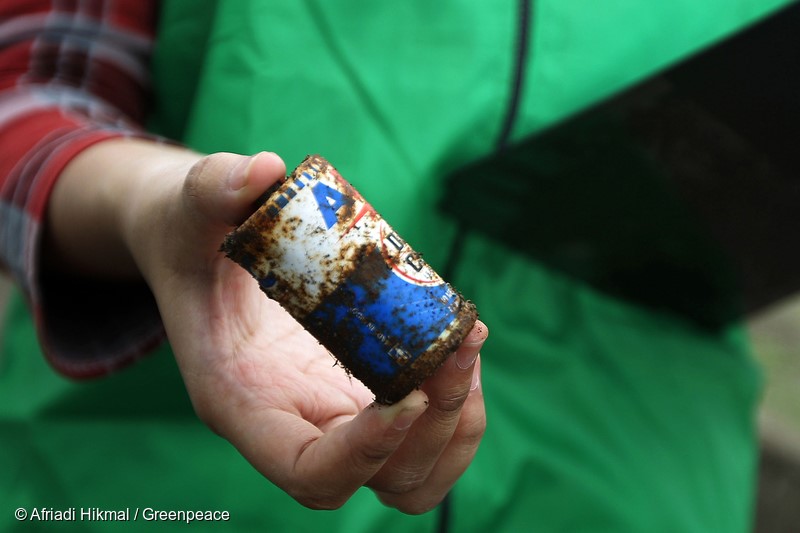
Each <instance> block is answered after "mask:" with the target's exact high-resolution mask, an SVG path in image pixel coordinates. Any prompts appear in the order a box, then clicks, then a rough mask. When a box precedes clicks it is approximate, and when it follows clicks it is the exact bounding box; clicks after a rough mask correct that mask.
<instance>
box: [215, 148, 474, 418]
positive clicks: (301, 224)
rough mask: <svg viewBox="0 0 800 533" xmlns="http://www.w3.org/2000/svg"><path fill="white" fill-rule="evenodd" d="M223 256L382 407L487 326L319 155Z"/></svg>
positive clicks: (231, 238) (230, 241)
mask: <svg viewBox="0 0 800 533" xmlns="http://www.w3.org/2000/svg"><path fill="white" fill-rule="evenodd" d="M222 249H223V251H224V252H225V253H226V254H227V255H228V257H230V258H231V259H233V260H234V261H236V262H237V263H238V264H240V265H241V266H242V267H244V268H245V269H247V270H248V271H249V272H250V273H251V274H252V275H253V277H255V278H256V280H258V282H259V285H260V287H261V289H262V290H263V291H264V293H266V294H267V296H269V297H270V298H272V299H274V300H276V301H277V302H278V303H280V304H281V305H282V306H283V307H284V308H285V309H286V310H287V311H288V312H289V313H290V314H291V315H292V316H293V317H294V318H295V319H296V320H298V321H299V322H300V323H301V324H302V325H303V326H304V327H305V328H306V329H307V330H308V331H309V332H310V333H311V334H312V335H314V337H316V338H317V340H319V341H320V343H321V344H322V345H323V346H325V347H326V348H327V349H328V350H329V351H330V352H331V353H332V354H333V355H334V356H335V357H336V358H337V359H338V360H339V362H340V363H341V364H342V365H343V366H344V367H345V368H346V369H347V370H348V372H350V373H351V374H352V375H353V376H354V377H355V378H357V379H359V380H361V381H362V382H363V383H364V384H365V385H367V386H368V387H369V388H370V390H372V392H374V393H375V396H376V399H377V400H378V401H380V402H382V403H393V402H396V401H398V400H400V399H401V398H403V397H404V396H405V395H406V394H408V393H409V392H411V390H413V389H414V388H415V387H418V386H419V385H420V383H422V381H424V380H425V379H426V378H427V377H429V376H430V375H432V374H433V373H434V372H435V370H436V369H437V368H438V367H439V366H440V365H441V364H442V363H443V362H444V360H445V359H446V358H447V356H448V355H449V354H450V353H452V352H453V351H454V350H455V349H456V348H457V347H458V346H459V344H460V343H461V341H462V340H463V338H464V337H465V336H466V334H467V333H468V332H469V331H470V329H471V328H472V325H473V324H474V323H475V320H476V318H477V314H476V311H475V307H474V306H473V305H472V303H470V302H469V301H467V300H465V299H464V298H463V297H462V296H461V295H460V294H459V293H458V292H457V291H456V290H455V289H453V287H451V286H450V285H449V284H448V283H446V282H445V281H444V280H442V278H441V277H440V276H439V275H438V274H437V273H436V272H434V271H433V269H432V268H431V267H430V266H429V265H428V264H427V263H425V261H424V260H423V259H422V257H421V256H420V254H418V253H417V252H415V251H414V250H413V249H412V248H411V247H410V246H409V245H408V244H407V243H406V242H405V241H404V240H403V239H402V238H401V237H400V236H399V235H398V234H397V232H396V231H394V230H393V229H392V227H391V226H390V225H389V224H388V223H386V221H385V220H383V218H382V217H381V216H380V215H379V214H378V213H376V212H375V210H374V209H373V208H372V206H371V205H370V204H369V203H368V202H367V201H366V200H365V199H364V198H363V197H362V196H361V195H360V194H359V193H358V191H356V190H355V189H354V188H353V187H352V185H350V184H349V183H348V182H347V181H346V180H344V179H343V178H342V177H341V176H340V175H339V173H338V172H337V171H336V169H334V168H333V166H332V165H330V163H328V162H327V161H326V160H325V159H323V158H321V157H319V156H309V157H308V158H306V160H305V161H303V163H302V164H301V165H300V166H298V167H297V168H296V169H295V171H294V172H293V173H292V175H291V176H290V177H289V178H287V179H286V181H284V182H283V183H282V184H280V186H279V187H277V188H276V189H275V190H274V191H273V192H272V194H271V195H270V196H269V197H268V198H267V199H266V201H265V203H264V204H263V205H262V206H261V207H260V208H259V209H258V211H256V213H254V214H253V215H252V216H251V217H250V218H249V219H248V220H247V221H245V223H244V224H242V225H241V226H240V227H239V228H237V229H236V230H235V231H234V232H232V233H231V234H230V235H228V237H227V238H226V239H225V242H224V243H223V246H222Z"/></svg>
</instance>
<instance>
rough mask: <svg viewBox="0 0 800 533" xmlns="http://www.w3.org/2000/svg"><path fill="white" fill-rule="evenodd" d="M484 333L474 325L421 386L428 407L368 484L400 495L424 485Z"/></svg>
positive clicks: (455, 419) (455, 420) (455, 416)
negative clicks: (402, 442)
mask: <svg viewBox="0 0 800 533" xmlns="http://www.w3.org/2000/svg"><path fill="white" fill-rule="evenodd" d="M487 336H488V329H487V328H486V325H485V324H483V323H482V322H480V321H479V322H477V323H476V324H475V326H474V327H473V328H472V330H471V331H470V333H469V334H468V335H467V337H466V339H465V340H464V342H463V343H462V344H461V346H460V347H459V348H458V350H456V352H455V353H454V354H453V355H451V356H450V358H448V360H447V361H446V362H445V364H444V365H442V368H440V369H439V370H438V371H437V373H436V374H435V375H434V376H433V377H431V378H430V379H429V380H428V381H426V382H425V384H424V385H423V387H422V388H423V390H424V391H425V392H426V393H427V394H428V398H429V402H430V405H429V406H428V409H427V410H426V411H425V414H424V415H423V416H421V417H420V419H419V420H417V422H416V423H415V424H414V426H413V427H412V428H411V431H410V432H409V436H408V438H407V439H406V442H405V444H404V445H403V446H401V447H400V448H399V449H398V450H397V452H396V453H395V454H394V455H393V456H392V458H391V459H390V460H389V461H388V462H387V463H386V465H385V466H384V468H383V469H381V471H380V472H379V473H378V474H377V475H376V476H375V477H374V478H373V479H372V480H370V482H369V486H370V487H372V488H373V489H375V490H378V491H381V492H389V493H397V494H402V493H405V492H410V491H412V490H414V489H416V488H417V487H419V486H421V485H422V484H424V483H425V482H426V480H427V478H428V476H429V475H430V473H431V470H432V469H433V467H434V465H435V464H436V463H437V461H438V460H439V456H440V455H441V454H442V452H443V451H444V450H445V448H446V447H447V445H448V443H449V442H450V440H451V438H452V437H453V434H454V432H455V431H456V428H457V426H458V424H459V419H460V417H461V412H462V406H463V405H464V402H465V401H466V399H467V397H468V395H469V392H470V388H471V384H472V378H473V370H474V367H475V361H476V359H477V357H478V353H479V351H480V349H481V347H482V346H483V343H484V342H485V341H486V338H487Z"/></svg>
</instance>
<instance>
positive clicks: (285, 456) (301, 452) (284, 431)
mask: <svg viewBox="0 0 800 533" xmlns="http://www.w3.org/2000/svg"><path fill="white" fill-rule="evenodd" d="M426 408H427V397H426V395H425V393H424V392H422V391H419V390H418V391H414V392H412V393H411V394H409V395H408V396H407V397H406V398H404V399H403V400H401V401H400V402H397V403H396V404H394V405H391V406H383V405H379V404H372V405H371V406H369V407H367V408H366V409H364V410H363V411H362V412H361V413H359V414H358V416H356V417H355V418H353V419H352V420H351V421H350V422H347V423H344V424H341V425H339V426H337V427H335V428H334V429H332V430H331V431H330V432H328V433H322V432H321V431H320V430H319V429H318V428H316V427H315V426H313V425H312V424H310V423H308V422H306V421H304V420H302V419H301V418H299V417H297V416H296V415H294V414H292V413H287V412H284V411H277V410H273V409H271V410H267V411H262V413H261V415H258V416H257V418H258V419H255V420H251V421H249V422H248V423H247V424H246V425H242V424H237V427H236V428H233V430H232V431H231V432H230V433H229V432H224V433H223V434H226V433H229V434H230V435H232V438H231V442H232V443H233V444H234V446H236V447H237V448H238V449H239V451H240V452H241V453H242V455H243V456H244V457H245V458H247V459H248V460H249V461H250V462H251V463H252V464H253V466H255V467H256V469H258V470H259V471H260V472H261V473H262V474H264V475H265V476H266V477H267V478H269V479H270V480H271V481H272V482H273V483H275V484H276V485H278V486H279V487H281V488H282V489H283V490H285V491H286V492H287V493H289V494H290V495H291V496H292V497H294V498H295V499H296V500H297V501H298V502H300V503H301V504H303V505H305V506H307V507H311V508H313V509H335V508H338V507H341V506H342V505H343V504H344V503H345V502H346V501H347V499H348V498H349V497H350V496H351V495H352V494H353V493H354V492H355V491H356V490H358V489H359V488H360V487H361V486H363V485H364V484H365V483H366V482H367V480H369V479H370V478H371V477H372V476H373V475H374V474H375V472H377V471H378V470H379V469H380V468H381V467H382V466H383V465H384V463H385V462H386V460H387V459H388V458H389V457H390V456H391V455H392V453H393V452H394V451H395V450H396V449H397V447H398V446H400V444H401V443H402V442H403V439H404V438H405V437H406V435H407V434H408V431H409V428H410V427H411V425H412V423H413V422H414V420H416V419H417V418H418V417H419V416H420V415H421V414H422V413H423V412H424V411H425V409H426ZM251 412H252V411H251Z"/></svg>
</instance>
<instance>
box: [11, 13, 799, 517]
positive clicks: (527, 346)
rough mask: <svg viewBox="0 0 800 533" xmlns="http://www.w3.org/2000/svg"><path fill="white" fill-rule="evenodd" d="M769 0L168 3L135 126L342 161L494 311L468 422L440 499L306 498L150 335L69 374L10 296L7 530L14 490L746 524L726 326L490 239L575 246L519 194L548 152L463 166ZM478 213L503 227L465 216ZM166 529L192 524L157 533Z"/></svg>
mask: <svg viewBox="0 0 800 533" xmlns="http://www.w3.org/2000/svg"><path fill="white" fill-rule="evenodd" d="M783 3H785V2H783V1H780V0H771V1H765V0H735V1H733V2H731V0H705V1H703V2H698V1H696V0H691V1H690V0H680V1H677V2H658V1H655V0H652V1H644V2H641V1H640V2H635V1H632V0H609V1H607V2H596V3H590V2H579V1H574V0H541V1H539V2H532V1H514V2H511V1H509V0H499V1H495V2H491V3H490V2H478V1H475V0H445V1H443V2H430V1H417V0H411V1H408V2H394V3H392V4H391V5H389V4H385V3H382V2H364V1H356V0H335V1H326V2H323V1H321V0H306V1H302V2H299V1H296V2H281V1H277V0H276V1H258V0H238V1H235V2H234V1H229V2H222V1H216V0H196V1H193V2H180V1H175V0H173V1H165V2H164V8H163V13H162V16H161V19H160V30H159V46H158V49H157V51H156V55H155V58H154V64H153V71H154V75H155V87H154V88H155V104H156V109H155V112H154V114H153V117H152V123H151V125H152V128H153V129H154V130H156V131H157V132H159V133H162V134H164V135H166V136H169V137H171V138H175V139H179V140H181V141H182V142H185V143H187V144H188V145H190V146H192V147H194V148H196V149H198V150H202V151H207V152H212V151H235V152H240V153H252V152H256V151H260V150H271V151H275V152H277V153H278V154H279V155H281V156H282V157H283V158H284V160H285V161H286V162H287V165H288V166H290V167H291V166H292V165H293V164H296V163H298V162H299V161H300V160H301V159H302V158H303V157H304V156H305V155H306V154H308V153H319V154H322V155H323V156H324V157H326V158H327V159H329V160H330V161H331V162H332V163H333V164H334V165H336V166H337V168H338V169H339V170H340V172H341V173H342V174H343V175H344V176H345V177H346V178H347V179H348V180H350V181H351V182H353V183H354V184H355V185H356V187H357V188H358V189H359V190H360V191H361V192H362V193H363V195H364V196H365V197H366V198H367V199H368V200H369V201H370V202H371V203H372V204H373V205H374V206H375V207H376V209H377V210H378V211H380V212H381V213H382V214H383V216H384V218H386V219H387V220H388V221H389V222H390V223H391V224H392V225H393V226H394V227H395V228H397V229H398V231H399V232H400V233H401V234H402V235H403V236H404V237H405V238H406V240H408V241H409V242H410V243H411V244H412V245H413V246H414V248H415V249H417V250H418V251H421V252H422V253H424V254H425V256H426V258H427V259H428V261H429V262H430V263H431V264H432V265H433V266H434V267H435V268H436V269H437V270H439V271H440V272H442V273H443V274H444V275H445V277H446V278H448V281H450V282H451V283H453V284H454V285H455V286H456V287H458V288H459V289H460V290H461V291H462V292H463V293H464V294H465V295H466V296H467V297H468V298H470V299H472V300H474V301H475V302H476V304H477V306H478V308H479V311H480V313H481V318H482V319H483V320H484V321H485V322H486V323H487V324H488V325H489V327H490V329H491V338H490V340H489V342H488V343H487V345H486V346H485V348H484V351H483V354H482V362H483V388H484V391H485V398H486V405H487V416H488V429H487V433H486V436H485V438H484V441H483V443H482V445H481V448H480V450H479V452H478V455H477V457H476V458H475V461H474V463H473V464H472V466H471V467H470V469H469V470H468V471H467V473H466V474H465V475H464V477H463V478H462V479H461V480H460V481H459V483H458V484H457V485H456V487H455V488H454V490H453V492H452V494H451V496H450V499H449V500H448V505H447V508H446V509H444V510H438V511H434V512H432V513H428V514H426V515H423V516H406V515H402V514H400V513H398V512H396V511H393V510H391V509H387V508H384V507H383V506H381V505H380V504H379V503H378V502H377V500H376V499H375V498H374V496H373V495H372V494H371V493H370V492H369V491H368V490H366V489H363V490H361V491H360V492H358V493H357V494H356V495H355V496H354V497H353V499H352V500H351V501H350V502H349V503H348V504H347V505H345V507H344V508H343V509H341V510H339V511H335V512H325V513H321V512H314V511H309V510H307V509H304V508H302V507H300V506H299V505H298V504H296V503H295V502H294V501H292V500H291V499H290V498H289V497H288V496H286V495H285V494H283V493H282V492H281V491H280V490H278V489H277V488H275V487H274V486H272V485H271V484H270V483H269V482H268V481H266V480H264V479H263V478H261V477H260V476H259V475H258V474H257V473H256V472H255V471H254V470H253V469H252V468H251V467H250V466H249V465H248V464H247V463H246V462H245V461H244V460H243V459H242V458H241V457H239V456H238V455H237V453H236V452H235V450H234V449H233V448H232V447H231V446H230V445H228V444H227V443H226V442H224V441H223V440H221V439H220V438H218V437H216V436H215V435H213V434H212V433H211V432H210V431H209V430H208V429H207V428H205V427H204V426H203V425H202V424H201V423H200V422H199V421H198V420H196V418H195V417H194V415H193V413H192V410H191V406H190V404H189V402H188V400H187V398H186V395H185V392H184V389H183V387H182V384H181V381H180V376H179V374H178V372H177V369H176V368H175V365H174V362H173V361H172V360H171V358H170V357H169V354H168V348H167V347H165V348H163V349H162V350H161V351H159V353H157V354H155V355H154V356H152V357H150V358H148V359H146V360H144V361H142V362H140V363H138V364H137V365H135V366H134V367H132V368H130V369H127V370H125V371H122V372H120V373H118V374H116V375H114V376H110V377H108V378H105V379H103V380H99V381H95V382H89V383H80V384H78V383H72V382H68V381H65V380H63V379H62V378H60V377H58V376H56V375H54V374H53V373H52V371H50V370H49V369H48V368H47V367H46V365H45V363H43V362H42V360H41V358H39V357H36V356H31V355H30V352H31V350H32V349H33V348H32V343H33V342H34V341H33V332H32V326H31V323H30V320H29V318H28V317H27V315H26V314H25V312H24V311H22V310H21V304H20V303H19V302H16V303H15V307H14V308H13V309H12V312H11V317H10V325H9V326H8V330H7V331H8V333H7V335H6V337H5V339H4V344H5V345H4V353H5V354H7V357H8V363H7V365H6V366H4V367H3V368H2V369H0V405H2V407H0V417H1V418H0V420H2V422H1V423H2V427H3V438H2V444H0V446H2V448H3V449H4V451H3V453H0V472H4V473H6V474H3V478H2V479H3V483H2V485H0V501H3V502H8V508H7V509H4V510H3V514H2V516H0V529H6V528H5V526H9V527H10V528H13V527H16V526H17V525H18V524H16V523H15V522H14V520H13V519H12V518H11V514H12V511H13V509H14V508H16V507H18V506H22V507H26V508H30V507H33V506H38V507H42V506H45V507H53V508H69V507H78V508H81V507H82V506H83V507H86V508H89V507H97V508H102V509H125V508H130V509H132V510H133V509H140V510H143V509H145V508H153V509H160V510H179V509H198V510H225V511H229V512H230V520H229V521H227V522H220V523H215V524H213V525H212V526H211V528H213V530H214V531H226V530H230V531H245V530H246V531H256V530H260V531H292V532H299V531H343V532H344V531H348V532H358V531H365V532H366V531H380V532H382V533H388V532H395V531H397V532H406V531H408V532H410V531H415V532H420V531H436V530H437V528H440V527H445V526H446V527H448V528H449V530H450V531H475V532H483V531H500V532H516V531H613V532H619V531H637V532H638V531H682V532H685V531H697V532H708V531H725V532H732V531H746V530H748V529H749V525H750V520H751V512H752V498H753V489H754V473H755V459H756V442H755V436H754V410H755V406H756V402H757V398H758V391H759V379H758V373H757V370H756V367H755V365H754V363H753V362H752V361H751V359H750V357H749V354H748V349H747V344H746V339H745V338H744V333H743V331H742V330H741V329H740V328H739V327H738V325H737V324H736V323H735V322H733V323H727V322H726V323H725V324H722V325H720V324H717V325H716V326H715V327H704V326H702V325H698V323H697V322H696V321H694V320H691V319H690V318H687V317H686V316H683V315H682V314H681V313H678V312H673V311H672V310H668V309H667V310H665V309H660V308H658V307H653V306H650V305H645V304H643V303H641V302H638V301H635V300H631V299H629V298H625V297H622V296H620V295H619V294H614V293H613V291H612V292H609V291H607V290H604V289H603V288H602V287H599V286H598V285H597V284H595V283H592V282H587V281H586V278H582V277H581V276H576V275H574V274H575V273H574V272H565V271H564V270H562V269H560V268H558V267H557V265H558V264H557V263H553V262H552V261H550V260H548V257H546V254H545V255H544V256H543V255H537V254H536V253H532V252H531V250H530V249H529V248H527V247H526V246H523V245H521V244H520V242H521V241H519V240H515V239H513V238H509V239H504V238H503V237H502V236H503V233H504V232H506V233H508V234H509V235H512V236H513V235H514V234H515V232H519V231H521V230H520V228H523V230H524V231H534V230H535V231H536V232H540V234H538V233H537V235H538V238H544V239H545V240H547V241H548V242H551V243H553V242H556V243H557V244H558V246H555V245H553V246H551V248H550V250H551V252H552V254H555V255H558V254H562V255H563V254H567V255H569V254H572V255H575V254H577V255H578V256H581V253H582V252H581V250H582V249H581V248H580V247H577V248H576V247H575V246H572V245H574V244H575V243H560V242H558V236H559V235H560V234H559V228H560V227H562V226H564V225H565V224H567V225H568V224H569V221H570V220H572V219H573V217H574V216H575V214H576V213H575V212H573V211H572V209H573V204H572V203H571V202H565V203H564V204H559V205H556V206H550V207H551V208H550V209H549V210H547V211H542V212H540V211H538V210H537V209H536V208H535V207H534V206H535V205H536V204H535V203H534V204H531V203H528V202H527V201H526V199H529V198H534V197H538V196H540V195H539V192H544V191H552V190H553V188H554V187H556V184H557V183H558V172H557V171H558V168H560V167H558V164H557V163H558V162H552V161H550V162H549V163H548V161H544V162H543V161H542V158H539V159H538V160H537V161H534V162H533V163H532V164H534V165H542V164H544V165H545V167H547V164H552V165H555V167H556V168H555V170H554V171H553V172H554V175H555V178H554V181H553V182H548V181H547V180H544V181H541V182H537V181H536V179H535V178H532V177H530V175H529V174H528V173H526V172H521V173H520V172H518V173H516V174H514V173H513V172H512V173H511V174H507V173H506V172H505V169H506V167H505V166H503V164H497V165H495V164H494V163H492V161H493V160H491V159H489V160H487V163H485V165H488V167H486V166H483V167H478V168H479V169H486V168H495V169H496V168H500V169H503V172H500V173H495V174H494V175H492V176H491V179H488V178H487V179H480V176H478V177H477V178H476V176H475V174H474V172H473V173H472V174H470V173H469V172H466V173H464V172H465V171H464V170H463V169H464V168H465V166H466V165H469V164H471V163H474V162H476V161H481V160H482V158H484V157H491V156H492V154H497V153H498V152H500V153H509V154H515V157H523V158H524V157H526V155H528V156H529V155H531V154H534V155H536V154H537V153H538V152H536V151H535V150H533V151H531V150H527V149H526V145H524V144H520V143H521V142H522V141H523V140H525V139H527V138H529V136H530V135H532V134H535V133H537V132H542V131H544V130H546V129H547V128H550V127H553V126H555V125H558V124H561V123H563V121H565V120H567V119H569V118H570V117H572V116H573V115H574V114H575V113H578V112H580V111H582V110H584V109H585V108H586V107H587V106H589V105H591V104H593V103H596V102H598V101H600V100H602V99H604V98H606V97H608V96H611V95H613V94H615V93H617V92H618V91H620V90H622V89H624V88H627V87H629V86H630V85H631V84H633V83H635V82H637V81H639V80H642V79H644V78H646V77H647V76H649V75H651V74H653V73H656V72H658V71H659V70H661V69H663V68H665V67H667V66H669V65H671V64H673V63H675V62H676V61H678V60H680V59H682V58H684V57H686V56H687V55H689V54H691V53H694V52H696V51H698V50H700V49H701V48H703V47H705V46H707V45H709V44H711V43H713V42H715V41H717V40H718V39H720V38H722V37H724V36H726V35H728V34H729V33H731V32H732V31H734V30H736V29H738V28H740V27H742V26H743V25H745V24H748V23H750V22H752V21H754V20H756V19H757V18H759V17H761V16H763V15H765V14H767V13H768V12H770V11H771V10H773V9H774V8H776V7H778V6H779V5H781V4H783ZM594 133H597V132H596V131H595V132H594ZM526 150H527V151H526ZM529 163H530V161H529ZM538 168H539V169H540V170H541V167H538ZM637 168H638V167H637ZM634 170H636V169H634ZM545 174H546V172H545ZM538 175H542V174H541V173H540V174H538ZM464 176H465V177H464ZM460 177H464V179H463V180H461V178H460ZM633 177H634V178H635V177H636V173H635V172H634V173H633ZM529 178H530V179H529ZM582 179H584V180H586V181H585V185H587V186H589V187H588V188H587V189H586V190H591V191H597V190H600V191H601V192H602V191H605V194H606V195H608V197H606V196H603V194H600V195H598V196H594V197H592V198H590V199H589V200H590V202H589V203H596V204H599V205H603V204H608V203H610V202H611V198H610V197H611V196H612V195H613V193H614V191H609V190H604V189H603V188H602V187H596V186H592V184H593V181H592V180H595V179H598V178H597V177H596V176H593V175H591V173H590V172H587V173H586V174H585V175H582ZM576 183H577V184H578V186H579V187H578V190H581V189H580V187H581V186H580V183H581V182H580V181H578V182H576ZM595 185H596V184H595ZM649 186H650V182H647V184H646V185H645V186H643V187H642V188H643V189H644V188H647V187H649ZM573 192H574V191H573ZM651 192H652V191H651ZM656 193H658V191H656ZM656 193H654V194H653V196H654V197H658V194H656ZM448 198H457V199H458V201H457V202H454V201H452V200H450V201H448ZM559 198H561V199H562V200H563V199H564V198H570V196H569V195H566V196H563V197H559ZM585 201H586V200H584V202H585ZM464 206H469V209H468V210H467V209H465V208H464ZM465 211H466V212H465ZM509 213H510V214H509ZM543 213H546V214H543ZM617 215H619V216H620V217H623V218H624V217H625V216H627V214H626V213H617ZM493 220H503V221H504V224H505V226H503V227H501V228H500V229H497V228H495V229H494V230H493V231H484V227H488V226H491V225H492V221H493ZM600 225H602V223H600ZM531 238H533V237H531ZM561 244H564V246H561ZM578 244H580V243H578ZM566 245H570V246H566ZM552 254H551V255H552ZM636 257H637V255H636V250H634V251H633V252H631V255H630V258H632V266H630V269H631V272H634V271H636V269H637V268H638V267H639V266H640V265H639V264H638V263H636ZM554 265H555V266H554ZM658 283H659V280H658V279H654V280H653V284H655V285H657V284H658ZM8 473H11V474H10V476H9V474H8ZM140 512H141V511H140ZM24 525H26V526H27V525H29V524H24ZM62 525H64V528H63V530H69V526H74V527H75V528H76V530H79V531H86V530H93V529H92V528H95V529H97V530H101V529H102V530H106V529H108V528H109V527H112V526H118V527H123V526H124V527H127V528H130V527H132V526H134V527H140V528H142V529H143V530H144V529H147V530H150V529H148V528H151V527H156V526H155V525H154V524H149V523H143V522H141V520H140V521H138V522H136V523H135V524H130V523H129V524H108V523H105V524H102V523H92V524H88V523H73V524H62ZM194 526H197V524H194ZM171 527H174V529H180V528H182V527H186V526H185V524H159V525H158V528H159V529H162V530H165V531H166V530H170V529H171ZM198 527H199V526H198ZM60 529H61V528H60ZM20 530H23V529H20ZM24 530H26V531H27V530H28V529H24ZM209 530H211V529H210V528H209Z"/></svg>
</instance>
